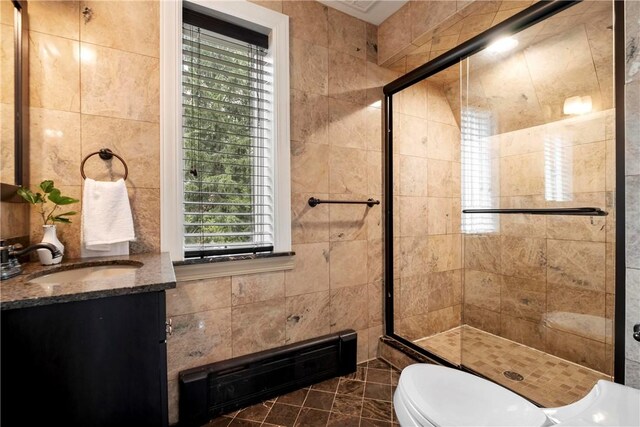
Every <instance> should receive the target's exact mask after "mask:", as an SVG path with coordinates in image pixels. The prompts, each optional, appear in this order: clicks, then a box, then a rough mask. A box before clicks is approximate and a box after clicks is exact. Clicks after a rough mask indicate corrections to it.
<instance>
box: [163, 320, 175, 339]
mask: <svg viewBox="0 0 640 427" xmlns="http://www.w3.org/2000/svg"><path fill="white" fill-rule="evenodd" d="M164 324H165V332H166V333H167V335H169V336H171V335H173V321H172V320H171V318H169V320H167V321H166V322H164Z"/></svg>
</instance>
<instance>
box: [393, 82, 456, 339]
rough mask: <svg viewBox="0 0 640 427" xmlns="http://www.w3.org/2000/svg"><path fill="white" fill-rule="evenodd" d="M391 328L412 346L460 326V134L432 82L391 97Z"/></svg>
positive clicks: (449, 109)
mask: <svg viewBox="0 0 640 427" xmlns="http://www.w3.org/2000/svg"><path fill="white" fill-rule="evenodd" d="M393 102H394V104H393V105H394V112H393V123H394V162H395V165H394V185H395V188H394V195H395V196H394V197H395V200H394V222H395V224H394V256H395V263H394V264H395V268H396V272H395V275H394V276H395V278H396V280H395V282H394V304H395V308H394V317H395V330H396V333H398V334H399V335H401V336H404V337H406V338H407V339H410V340H415V339H418V338H421V337H424V336H428V335H432V334H435V333H438V332H442V331H444V330H447V329H450V328H453V327H456V326H459V325H460V322H461V318H462V312H461V302H462V278H463V277H462V276H463V274H462V273H463V272H462V237H461V234H460V129H459V127H458V124H457V123H456V120H455V118H454V115H453V113H452V111H451V108H450V107H449V104H448V102H447V100H446V98H445V95H444V93H443V91H442V86H441V85H440V84H438V83H432V82H429V81H424V82H421V83H419V84H417V85H413V86H411V87H410V88H408V89H405V90H403V91H402V92H400V93H399V94H398V95H396V96H395V97H394V101H393Z"/></svg>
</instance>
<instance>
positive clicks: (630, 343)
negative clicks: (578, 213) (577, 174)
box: [620, 1, 640, 388]
mask: <svg viewBox="0 0 640 427" xmlns="http://www.w3.org/2000/svg"><path fill="white" fill-rule="evenodd" d="M625 30H626V43H625V46H626V48H627V52H626V56H625V58H626V60H627V63H626V69H625V138H626V153H625V156H626V158H625V166H626V167H625V169H626V170H625V175H626V178H625V192H626V205H627V206H626V209H627V212H626V252H627V253H626V261H627V272H626V274H627V289H626V311H627V314H626V320H625V326H624V327H625V337H626V351H625V355H626V365H625V371H626V372H625V382H626V384H628V385H631V386H633V387H636V388H640V343H639V342H637V341H634V340H633V337H632V335H631V334H632V329H633V325H634V324H636V323H640V124H639V122H638V117H640V50H639V46H640V3H639V2H635V1H627V2H625ZM620 321H622V320H620Z"/></svg>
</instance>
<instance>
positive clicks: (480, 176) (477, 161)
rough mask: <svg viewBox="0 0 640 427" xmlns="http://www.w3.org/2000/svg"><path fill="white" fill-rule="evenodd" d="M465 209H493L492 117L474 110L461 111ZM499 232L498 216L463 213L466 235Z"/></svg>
mask: <svg viewBox="0 0 640 427" xmlns="http://www.w3.org/2000/svg"><path fill="white" fill-rule="evenodd" d="M461 157H462V209H491V208H492V207H493V197H495V196H496V195H495V194H494V191H493V176H492V172H493V171H492V167H491V163H492V160H491V116H490V114H489V112H487V111H482V110H478V109H473V108H464V109H463V110H462V147H461ZM497 230H498V217H497V215H495V214H485V213H479V214H463V215H462V232H463V233H489V232H493V231H497Z"/></svg>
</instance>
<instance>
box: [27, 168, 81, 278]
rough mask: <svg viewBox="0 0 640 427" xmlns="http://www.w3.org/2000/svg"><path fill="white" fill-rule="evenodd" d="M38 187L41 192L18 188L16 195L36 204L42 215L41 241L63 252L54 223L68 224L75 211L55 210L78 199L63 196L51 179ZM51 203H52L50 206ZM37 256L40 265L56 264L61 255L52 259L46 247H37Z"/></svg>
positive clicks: (76, 201)
mask: <svg viewBox="0 0 640 427" xmlns="http://www.w3.org/2000/svg"><path fill="white" fill-rule="evenodd" d="M39 189H40V190H42V192H36V193H34V192H33V191H31V190H29V189H28V188H20V189H19V190H18V195H20V196H21V197H22V198H23V199H25V200H26V201H27V202H29V203H31V204H32V205H38V213H39V214H40V216H41V217H42V228H43V237H42V241H43V242H45V243H51V244H53V245H54V246H56V247H57V248H58V249H59V250H60V253H62V254H64V245H63V244H62V242H60V240H58V236H57V233H56V223H58V222H60V223H64V224H70V223H71V219H69V217H70V216H72V215H75V214H76V212H75V211H67V212H63V213H57V211H58V209H59V208H60V206H65V205H70V204H73V203H78V202H79V200H78V199H74V198H72V197H67V196H63V195H62V194H61V193H60V190H58V189H57V188H56V187H55V186H54V183H53V181H51V180H45V181H42V182H41V183H40V187H39ZM51 204H53V206H52V207H51ZM38 257H39V258H40V263H41V264H42V265H51V264H57V263H59V262H60V261H61V260H62V257H58V258H56V259H52V257H51V252H49V251H48V250H46V249H38Z"/></svg>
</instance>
